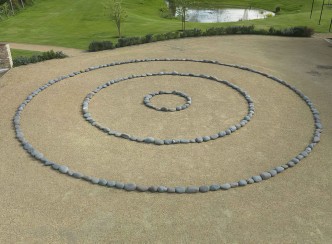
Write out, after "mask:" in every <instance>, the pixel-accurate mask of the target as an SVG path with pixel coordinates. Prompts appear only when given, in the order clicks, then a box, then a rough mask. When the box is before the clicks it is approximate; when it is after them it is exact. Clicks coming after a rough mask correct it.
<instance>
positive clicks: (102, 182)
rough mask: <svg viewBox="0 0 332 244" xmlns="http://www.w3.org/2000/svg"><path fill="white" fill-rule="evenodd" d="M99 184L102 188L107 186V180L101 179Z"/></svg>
mask: <svg viewBox="0 0 332 244" xmlns="http://www.w3.org/2000/svg"><path fill="white" fill-rule="evenodd" d="M98 184H99V185H101V186H106V185H107V180H105V179H99V181H98Z"/></svg>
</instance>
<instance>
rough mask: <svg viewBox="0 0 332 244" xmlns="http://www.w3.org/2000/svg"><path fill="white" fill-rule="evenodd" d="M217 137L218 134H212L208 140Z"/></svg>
mask: <svg viewBox="0 0 332 244" xmlns="http://www.w3.org/2000/svg"><path fill="white" fill-rule="evenodd" d="M218 137H219V135H218V134H213V135H211V136H210V138H211V139H212V140H215V139H217V138H218Z"/></svg>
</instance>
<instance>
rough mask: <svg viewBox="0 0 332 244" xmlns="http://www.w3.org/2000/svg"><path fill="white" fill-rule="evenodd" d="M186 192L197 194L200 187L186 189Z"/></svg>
mask: <svg viewBox="0 0 332 244" xmlns="http://www.w3.org/2000/svg"><path fill="white" fill-rule="evenodd" d="M186 192H187V193H196V192H199V187H197V186H188V187H187V188H186Z"/></svg>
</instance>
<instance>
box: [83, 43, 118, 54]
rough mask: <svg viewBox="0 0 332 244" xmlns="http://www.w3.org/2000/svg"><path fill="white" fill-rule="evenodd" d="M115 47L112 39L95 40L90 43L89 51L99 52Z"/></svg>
mask: <svg viewBox="0 0 332 244" xmlns="http://www.w3.org/2000/svg"><path fill="white" fill-rule="evenodd" d="M113 48H115V47H114V45H113V43H112V42H111V41H100V42H98V41H93V42H91V43H90V45H89V52H97V51H102V50H108V49H113Z"/></svg>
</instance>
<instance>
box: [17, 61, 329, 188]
mask: <svg viewBox="0 0 332 244" xmlns="http://www.w3.org/2000/svg"><path fill="white" fill-rule="evenodd" d="M156 61H158V62H162V61H167V62H170V61H173V62H177V61H180V62H200V63H208V64H213V65H220V66H227V67H233V68H237V69H241V70H246V71H248V72H252V73H256V74H259V75H262V76H264V77H267V78H269V79H271V80H274V81H276V82H278V83H279V84H281V85H283V86H285V87H287V88H289V89H290V90H292V91H293V92H294V93H295V94H297V95H298V96H299V97H300V98H301V99H302V100H303V101H304V102H305V103H306V104H307V106H308V107H309V109H310V110H311V112H312V115H313V119H314V125H315V128H314V132H313V136H312V139H311V141H310V143H309V144H308V145H307V146H306V147H305V148H304V149H303V151H301V152H299V153H298V154H297V155H295V156H294V157H293V158H291V159H290V160H289V161H288V162H285V163H283V164H281V165H280V166H276V167H274V168H271V169H268V170H266V171H264V172H260V173H258V174H257V175H254V176H251V177H248V178H243V179H240V180H238V181H234V182H228V183H216V184H212V185H202V186H176V187H173V186H143V185H137V184H135V183H123V182H120V181H114V180H106V179H102V178H97V177H93V176H88V175H85V174H83V173H81V172H78V171H74V170H72V169H70V168H69V167H67V166H65V165H61V164H58V163H55V162H52V161H51V160H49V159H47V158H46V157H45V156H44V155H43V154H42V153H41V152H39V151H38V150H37V149H36V148H34V147H33V145H31V144H30V143H29V141H28V140H27V139H26V138H25V137H24V133H23V131H22V128H21V125H20V121H21V116H22V113H23V111H24V109H25V108H26V106H28V104H29V102H30V101H31V100H32V99H33V98H34V97H35V96H37V95H38V94H39V93H41V92H42V91H43V90H45V89H47V88H48V87H50V86H52V85H54V84H56V83H58V82H60V81H63V80H65V79H69V78H70V77H73V76H76V75H79V74H81V73H85V72H90V71H93V70H96V69H100V68H104V67H110V66H116V65H123V64H129V63H140V62H156ZM146 75H147V74H146ZM155 75H165V74H164V73H163V74H161V73H158V74H155ZM168 75H171V74H168ZM176 75H178V74H176ZM188 75H190V74H188ZM143 76H144V75H143ZM131 78H134V77H131ZM204 78H207V79H212V80H216V78H214V77H211V76H207V77H204ZM128 79H129V78H128ZM120 80H122V79H120ZM120 80H117V81H110V82H109V85H111V84H112V82H113V83H116V82H119V81H120ZM218 81H219V80H218ZM219 82H220V81H219ZM222 83H224V84H227V83H225V82H222ZM104 86H105V85H103V86H101V87H98V88H97V89H96V90H95V91H94V92H93V94H91V96H93V95H94V94H95V93H97V92H98V91H99V90H101V89H103V88H106V87H107V85H106V87H104ZM230 86H231V87H232V88H233V89H235V90H237V91H238V92H240V93H241V92H243V91H241V89H240V88H238V87H237V86H235V85H230ZM245 94H246V93H245ZM243 95H244V94H243ZM88 96H89V95H88ZM244 96H246V95H244ZM249 98H250V97H249ZM247 101H248V100H247ZM250 101H251V100H250ZM86 109H87V106H86V107H85V106H84V102H83V113H84V114H85V113H86V112H87V111H85V110H86ZM250 111H251V112H252V113H250ZM249 113H250V114H251V116H252V115H253V110H250V107H249ZM249 120H250V118H249ZM249 120H248V118H246V119H245V121H247V122H248V121H249ZM92 123H93V122H92ZM13 124H14V128H15V132H16V138H17V139H18V140H19V141H20V143H21V145H22V147H23V148H24V149H25V150H26V151H27V152H28V153H29V154H30V155H31V156H32V157H34V158H36V159H37V160H39V161H40V162H41V163H42V164H44V165H46V166H50V167H51V168H52V169H54V170H57V171H59V172H60V173H62V174H66V175H68V176H71V177H74V178H76V179H82V180H86V181H88V182H90V183H92V184H98V185H100V186H104V187H112V188H116V189H124V190H126V191H139V192H147V191H148V192H159V193H162V192H167V193H197V192H201V193H205V192H208V191H218V190H228V189H230V188H236V187H243V186H246V185H248V184H253V183H259V182H262V181H264V180H268V179H270V178H272V177H275V176H276V175H278V174H280V173H282V172H283V171H285V170H287V169H289V168H292V167H294V166H295V165H297V164H298V163H300V162H301V161H302V160H303V159H304V158H306V157H308V155H309V154H310V153H311V152H312V150H313V149H314V147H315V146H316V145H317V143H319V142H320V137H321V132H322V129H323V127H322V124H321V120H320V116H319V112H318V110H317V109H316V108H315V107H314V105H313V103H312V102H311V101H310V99H309V98H308V97H307V96H305V95H304V94H303V93H302V92H301V91H299V90H298V89H297V88H295V87H294V86H292V85H290V84H288V83H287V82H285V81H284V80H281V79H279V78H276V77H274V76H272V75H269V74H266V73H263V72H260V71H257V70H254V69H251V68H248V67H244V66H240V65H235V64H224V63H220V62H218V61H213V60H193V59H144V60H130V61H124V62H115V63H110V64H105V65H100V66H97V67H90V68H88V69H85V70H81V71H77V72H73V73H70V74H68V75H64V76H61V77H58V78H56V79H54V80H50V81H48V82H47V83H46V84H45V85H43V86H41V87H39V88H38V89H37V90H35V91H33V92H32V93H31V94H30V95H29V96H28V97H27V98H26V99H25V100H24V101H23V103H22V104H20V105H19V107H18V109H17V111H16V113H15V116H14V119H13ZM234 131H235V130H234ZM232 132H233V131H228V133H232ZM119 136H120V135H119ZM122 137H123V136H122Z"/></svg>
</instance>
